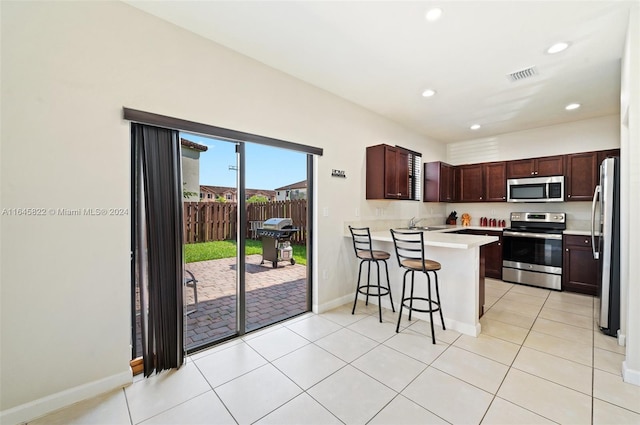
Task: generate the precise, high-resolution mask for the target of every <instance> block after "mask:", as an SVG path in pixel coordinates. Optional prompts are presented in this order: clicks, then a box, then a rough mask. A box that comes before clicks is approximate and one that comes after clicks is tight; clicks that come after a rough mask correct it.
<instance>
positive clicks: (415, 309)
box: [402, 297, 440, 313]
mask: <svg viewBox="0 0 640 425" xmlns="http://www.w3.org/2000/svg"><path fill="white" fill-rule="evenodd" d="M412 300H413V301H426V302H428V303H429V307H430V309H428V310H426V309H423V308H418V307H411V306H410V304H409V303H410V302H411V301H412ZM433 304H435V305H436V306H437V307H436V308H433V307H431V306H432V305H433ZM402 306H403V307H404V308H407V309H409V310H411V311H419V312H420V313H435V312H436V311H440V303H439V302H437V301H433V300H430V299H429V298H423V297H413V298H405V299H403V300H402Z"/></svg>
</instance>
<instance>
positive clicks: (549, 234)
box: [502, 230, 562, 240]
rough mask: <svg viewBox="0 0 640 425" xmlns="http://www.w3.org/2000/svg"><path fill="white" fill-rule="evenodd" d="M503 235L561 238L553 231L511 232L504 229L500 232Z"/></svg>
mask: <svg viewBox="0 0 640 425" xmlns="http://www.w3.org/2000/svg"><path fill="white" fill-rule="evenodd" d="M502 235H503V236H516V237H519V238H532V239H553V240H562V235H558V234H555V233H529V232H512V231H509V230H505V231H504V232H503V233H502Z"/></svg>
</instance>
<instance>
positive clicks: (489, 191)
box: [484, 162, 507, 202]
mask: <svg viewBox="0 0 640 425" xmlns="http://www.w3.org/2000/svg"><path fill="white" fill-rule="evenodd" d="M484 191H485V196H484V200H485V201H494V202H506V200H507V165H506V163H505V162H490V163H487V164H484Z"/></svg>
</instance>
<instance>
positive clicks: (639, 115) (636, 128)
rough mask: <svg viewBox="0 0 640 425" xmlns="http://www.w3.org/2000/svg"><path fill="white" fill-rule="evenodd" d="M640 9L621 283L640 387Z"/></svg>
mask: <svg viewBox="0 0 640 425" xmlns="http://www.w3.org/2000/svg"><path fill="white" fill-rule="evenodd" d="M639 76H640V6H638V4H637V3H636V4H635V5H634V6H633V7H632V8H631V14H630V16H629V29H628V31H627V40H626V45H625V53H624V57H623V60H622V85H621V111H622V112H621V122H620V127H621V135H622V143H621V145H622V146H621V158H622V165H621V167H622V170H623V171H622V177H621V196H620V199H621V214H620V215H621V234H622V238H621V241H620V243H621V252H622V255H621V282H622V291H621V292H622V293H621V298H622V331H623V334H624V335H623V336H625V337H626V342H627V343H626V357H625V361H624V364H623V367H622V376H623V378H624V380H625V381H626V382H630V383H633V384H635V385H640V308H638V306H640V264H639V263H638V258H640V223H639V222H638V211H640V196H638V194H639V193H640V77H639Z"/></svg>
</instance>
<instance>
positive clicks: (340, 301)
mask: <svg viewBox="0 0 640 425" xmlns="http://www.w3.org/2000/svg"><path fill="white" fill-rule="evenodd" d="M348 302H351V303H352V302H353V294H350V295H344V296H342V297H340V298H336V299H334V300H331V301H329V302H327V303H324V304H319V305H318V311H314V313H316V314H320V313H324V312H327V311H329V310H333V309H334V308H338V307H340V306H341V305H344V304H346V303H348Z"/></svg>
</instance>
